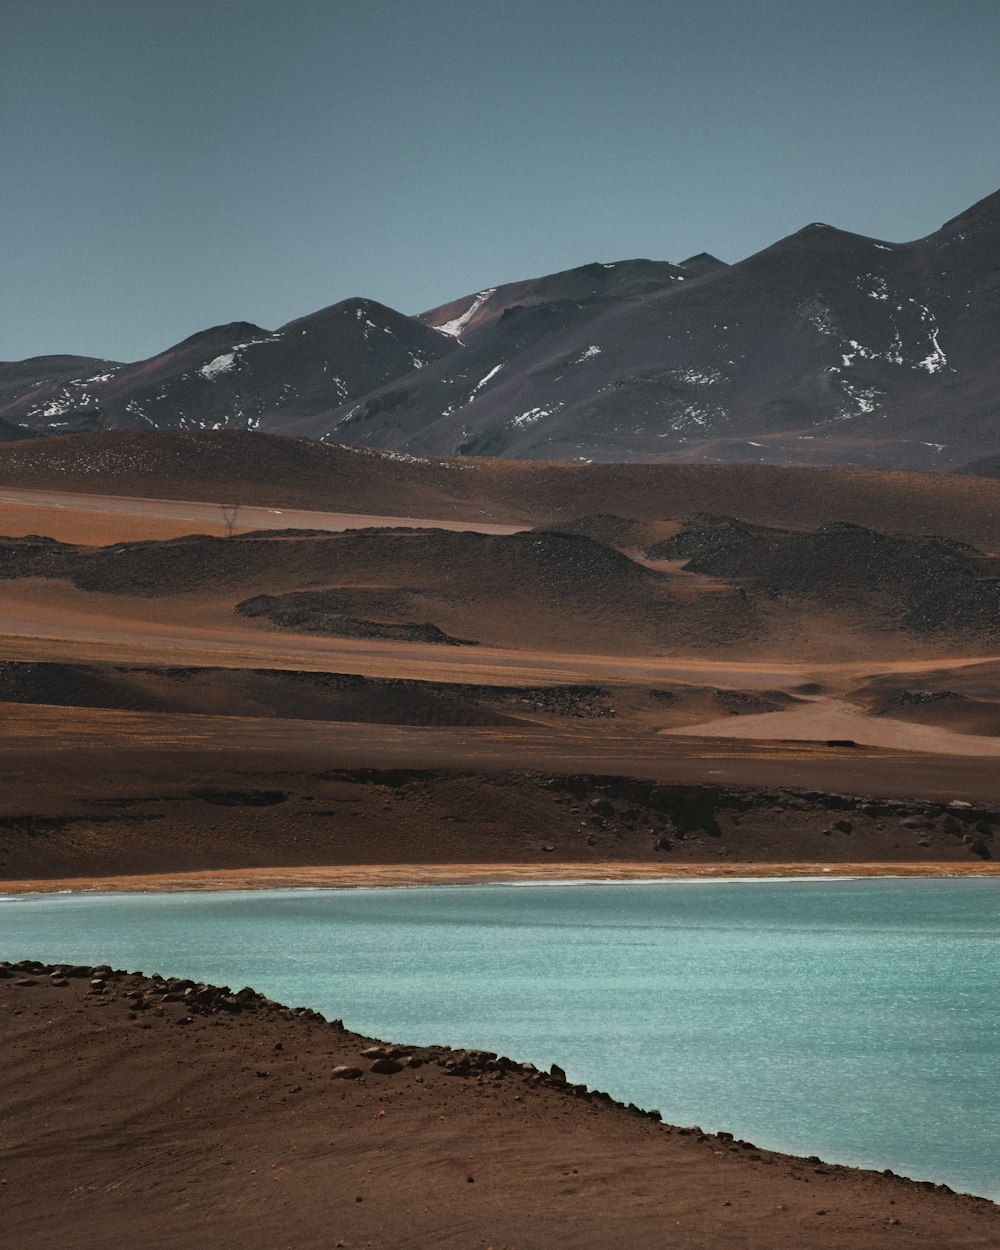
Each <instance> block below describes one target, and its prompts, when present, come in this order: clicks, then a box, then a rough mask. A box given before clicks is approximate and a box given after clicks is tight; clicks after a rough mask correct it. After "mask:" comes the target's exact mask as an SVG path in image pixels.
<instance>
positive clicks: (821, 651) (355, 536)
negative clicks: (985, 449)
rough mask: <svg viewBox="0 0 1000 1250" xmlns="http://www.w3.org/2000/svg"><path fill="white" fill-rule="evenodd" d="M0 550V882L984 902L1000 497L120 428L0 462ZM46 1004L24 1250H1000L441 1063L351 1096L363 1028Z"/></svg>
mask: <svg viewBox="0 0 1000 1250" xmlns="http://www.w3.org/2000/svg"><path fill="white" fill-rule="evenodd" d="M221 505H227V507H228V509H229V511H228V525H227V521H226V518H225V517H224V515H223V508H222V506H221ZM234 510H235V511H234ZM0 534H2V535H6V537H3V538H0V725H2V733H3V743H4V746H3V768H2V771H0V892H5V893H11V892H17V891H20V890H38V889H66V888H85V889H113V888H130V887H131V888H136V887H139V888H156V887H160V888H177V887H178V886H182V887H183V888H219V887H225V886H227V885H228V886H232V885H233V884H237V885H240V886H242V887H258V888H261V887H266V886H267V885H272V884H277V883H292V884H295V883H304V882H313V883H315V882H320V883H325V884H359V883H366V882H367V883H386V884H398V883H405V882H410V881H417V882H420V881H425V882H429V881H434V882H436V881H447V880H456V879H462V880H499V879H512V880H523V879H530V878H531V877H532V876H543V875H544V876H549V877H553V876H561V877H569V876H588V877H594V876H601V875H613V876H618V877H627V876H650V875H670V874H674V873H676V874H679V875H680V874H687V875H720V874H728V873H774V874H782V873H792V872H818V871H820V870H821V869H822V868H828V869H830V870H831V871H832V872H838V873H845V872H853V873H872V872H889V873H891V872H901V873H903V872H905V873H914V872H925V873H956V874H968V873H981V874H990V873H992V872H994V871H996V863H997V859H995V858H994V857H995V856H996V855H997V854H998V853H1000V840H998V839H996V837H995V835H996V833H997V831H1000V768H998V762H1000V612H998V608H1000V487H998V485H997V483H996V482H994V481H993V480H992V479H988V478H971V477H963V476H958V475H945V474H939V475H935V474H918V473H901V472H890V471H884V472H880V471H876V470H854V469H805V468H776V467H771V466H754V465H732V466H692V465H649V464H646V465H641V464H635V465H599V464H597V465H582V464H580V465H568V464H565V465H557V464H546V463H544V462H515V461H488V460H471V459H468V460H464V461H462V460H455V461H445V460H434V459H430V458H423V457H413V456H408V455H401V454H398V453H380V452H376V451H373V450H370V449H362V448H337V447H332V446H331V447H326V446H323V445H321V444H317V443H307V442H305V441H302V442H299V441H295V440H290V439H277V438H269V437H267V436H264V435H251V434H235V433H232V434H224V433H219V434H212V433H198V434H194V433H191V434H187V433H183V432H176V431H175V432H161V433H156V434H149V435H145V434H131V433H124V432H121V433H116V434H92V435H91V434H87V435H79V436H73V437H72V438H65V439H63V438H50V439H41V440H37V441H32V442H20V443H14V444H9V445H3V446H0ZM2 954H3V951H2V950H0V955H2ZM52 972H53V970H52V969H49V968H45V969H42V968H34V969H33V968H26V967H21V968H11V969H9V970H7V973H6V974H3V969H0V1001H2V1002H3V1004H4V1010H3V1012H2V1014H0V1028H2V1033H3V1041H2V1045H3V1047H4V1053H5V1055H6V1064H7V1071H8V1073H9V1074H10V1076H9V1078H8V1079H7V1080H6V1081H5V1091H4V1095H3V1100H2V1101H3V1112H2V1117H3V1118H2V1123H3V1125H4V1132H5V1134H6V1137H7V1143H8V1147H9V1149H8V1157H7V1160H6V1161H5V1162H4V1163H3V1164H2V1165H0V1172H2V1175H0V1182H2V1183H3V1185H4V1188H3V1190H2V1195H3V1196H2V1198H0V1203H2V1207H0V1210H5V1211H7V1212H8V1213H9V1214H10V1218H11V1219H12V1220H14V1219H16V1221H17V1222H16V1224H11V1225H8V1226H9V1227H17V1228H19V1229H22V1230H23V1233H22V1234H21V1240H19V1241H15V1242H12V1243H11V1245H12V1246H15V1245H16V1246H18V1247H22V1248H24V1250H26V1248H27V1247H31V1248H32V1250H35V1248H39V1250H40V1248H41V1247H49V1246H52V1247H56V1246H64V1245H69V1244H79V1245H87V1246H91V1245H94V1246H96V1245H98V1244H110V1243H111V1241H112V1240H113V1239H114V1240H119V1241H121V1240H123V1239H124V1242H125V1244H129V1239H130V1238H131V1237H135V1236H138V1232H137V1231H136V1230H137V1229H138V1227H139V1224H140V1223H141V1225H142V1227H143V1229H144V1230H145V1233H146V1234H147V1235H148V1236H149V1237H150V1238H152V1239H151V1240H148V1241H147V1244H150V1245H163V1246H166V1245H179V1244H182V1243H184V1242H185V1239H187V1242H186V1243H187V1244H191V1242H190V1235H191V1230H192V1229H194V1228H195V1227H203V1226H204V1221H205V1220H208V1221H209V1223H210V1225H211V1227H212V1229H213V1233H212V1242H211V1244H212V1245H214V1246H236V1245H240V1246H242V1247H246V1248H248V1250H249V1248H250V1247H257V1246H260V1247H262V1248H263V1247H277V1246H284V1245H288V1246H295V1247H307V1246H308V1247H312V1246H317V1247H319V1246H324V1247H325V1246H333V1245H343V1246H350V1247H356V1246H380V1247H402V1246H414V1247H426V1246H431V1245H434V1246H455V1247H460V1246H461V1247H465V1246H480V1245H481V1246H487V1245H492V1246H494V1247H495V1250H500V1247H501V1246H509V1247H510V1248H511V1250H515V1248H516V1250H529V1248H531V1247H537V1248H538V1250H542V1248H548V1247H555V1246H576V1247H591V1246H593V1247H598V1246H602V1247H604V1246H619V1245H620V1246H626V1245H628V1246H636V1247H646V1246H649V1247H654V1246H661V1245H662V1246H675V1245H677V1246H679V1245H684V1246H692V1247H694V1246H697V1247H705V1248H706V1250H707V1248H709V1247H723V1246H725V1247H744V1246H745V1247H754V1248H759V1250H765V1248H771V1247H773V1248H775V1250H777V1248H779V1247H789V1250H790V1248H791V1247H796V1248H806V1247H816V1248H817V1250H818V1248H819V1247H826V1248H829V1250H834V1248H835V1247H836V1248H837V1250H851V1248H854V1247H856V1248H858V1250H861V1248H862V1247H876V1246H877V1247H881V1246H883V1245H884V1246H894V1247H924V1246H926V1247H928V1248H930V1247H939V1246H949V1247H966V1246H969V1247H972V1246H976V1247H995V1246H997V1245H1000V1217H998V1215H997V1208H996V1207H994V1206H993V1205H992V1204H989V1203H986V1202H983V1201H980V1200H972V1199H968V1198H964V1197H960V1196H956V1195H951V1194H950V1193H942V1192H939V1191H937V1190H933V1189H927V1188H925V1187H919V1186H917V1185H915V1184H911V1183H909V1182H905V1181H902V1180H900V1179H898V1178H886V1177H882V1176H876V1175H874V1174H870V1173H862V1172H857V1171H853V1170H851V1169H846V1168H832V1167H831V1168H826V1167H824V1166H822V1165H820V1164H819V1162H818V1161H816V1162H812V1161H810V1162H806V1161H803V1160H793V1159H790V1158H786V1157H783V1156H775V1155H769V1154H767V1152H764V1153H763V1154H762V1153H761V1152H760V1151H755V1150H753V1149H752V1148H750V1147H746V1148H740V1147H737V1146H734V1145H733V1143H731V1142H728V1141H724V1140H721V1139H716V1138H708V1137H705V1136H704V1135H702V1134H699V1133H694V1134H691V1133H686V1134H680V1133H678V1132H677V1131H668V1130H667V1129H665V1128H664V1127H662V1126H660V1125H659V1124H658V1123H656V1122H654V1121H652V1120H649V1119H647V1118H645V1117H643V1116H639V1115H636V1114H635V1113H634V1112H629V1111H628V1110H626V1109H623V1108H621V1107H618V1106H617V1105H612V1104H610V1103H605V1102H603V1101H602V1100H600V1099H595V1098H594V1097H593V1096H592V1095H591V1094H590V1093H588V1092H586V1091H581V1090H578V1089H573V1088H572V1087H571V1088H569V1089H567V1088H565V1087H563V1086H562V1085H560V1084H559V1082H558V1080H555V1081H552V1080H549V1079H544V1080H543V1079H541V1078H539V1079H538V1080H535V1079H534V1078H533V1077H532V1075H531V1074H530V1073H525V1072H522V1071H518V1072H516V1073H515V1072H513V1071H511V1072H501V1074H500V1075H499V1076H497V1075H496V1073H497V1069H496V1067H494V1068H489V1067H483V1066H482V1064H483V1063H486V1062H487V1061H486V1060H482V1061H480V1060H475V1062H472V1061H470V1063H471V1069H467V1070H465V1079H462V1080H457V1081H456V1080H446V1079H445V1075H444V1074H445V1073H446V1069H445V1068H444V1067H442V1066H441V1065H442V1064H445V1062H446V1059H447V1056H446V1055H445V1054H444V1052H442V1053H441V1054H434V1055H429V1054H428V1055H421V1056H419V1057H420V1058H421V1066H420V1067H419V1071H418V1069H417V1068H416V1067H414V1068H407V1069H406V1070H405V1071H404V1072H403V1073H402V1074H399V1073H397V1074H395V1075H393V1076H383V1075H379V1074H377V1073H375V1074H372V1073H370V1072H368V1071H367V1070H366V1074H365V1076H364V1078H363V1079H362V1080H359V1081H332V1082H331V1081H330V1079H329V1075H328V1072H329V1069H330V1068H331V1067H332V1066H335V1065H344V1064H347V1065H350V1064H354V1063H359V1062H362V1061H361V1060H360V1059H359V1054H360V1050H361V1049H362V1048H364V1046H365V1045H367V1043H366V1042H364V1040H363V1039H357V1038H355V1037H354V1036H353V1035H350V1034H345V1033H344V1032H343V1031H342V1030H339V1029H338V1028H335V1027H331V1026H329V1025H326V1024H323V1023H321V1022H320V1021H318V1020H316V1019H313V1018H311V1017H308V1016H304V1017H300V1016H293V1015H290V1014H289V1013H288V1012H285V1011H282V1010H280V1009H278V1008H277V1007H273V1006H266V1005H258V1004H254V1005H252V1006H248V1007H247V1008H246V1010H241V1011H240V1012H239V1013H228V1014H227V1013H226V1012H222V1013H221V1014H220V1013H219V1012H215V1014H213V1013H212V1011H208V1010H206V1011H205V1012H204V1013H202V1014H201V1015H196V1018H195V1019H194V1022H193V1024H192V1025H191V1026H190V1027H189V1028H187V1029H183V1030H181V1029H177V1030H174V1029H167V1028H166V1025H167V1024H169V1023H170V1019H171V1017H172V1016H173V1015H175V1014H176V1013H177V1011H178V1010H179V1007H178V1005H177V1004H178V1001H179V996H178V994H176V993H175V994H173V996H171V994H170V992H169V991H164V990H163V988H162V986H151V985H150V983H148V982H139V981H133V980H129V979H128V978H124V977H123V976H116V977H111V976H108V977H99V978H98V979H102V980H105V981H106V984H105V986H103V987H102V988H101V989H99V990H98V991H97V992H96V993H91V992H89V990H88V985H89V979H88V978H84V977H81V976H73V975H68V974H67V975H61V974H60V973H58V972H56V973H55V975H54V977H53V975H52ZM63 972H64V973H65V970H63ZM25 982H30V983H31V984H25ZM57 982H66V984H63V985H56V983H57ZM164 993H166V998H165V999H163V1000H162V1002H161V995H162V994H164ZM138 998H142V999H143V1002H144V1004H145V1005H144V1006H143V1007H142V1008H141V1009H140V1013H139V1014H140V1015H141V1017H142V1018H141V1021H139V1023H141V1024H142V1025H143V1027H142V1029H141V1030H140V1029H139V1028H138V1025H137V1016H136V1007H135V1000H137V999H138ZM146 1000H148V1002H147V1001H146ZM147 1008H151V1010H149V1011H148V1012H147ZM147 1025H149V1026H151V1027H148V1028H147V1027H146V1026H147ZM70 1053H73V1054H77V1055H79V1059H78V1060H76V1061H74V1063H75V1064H76V1067H74V1066H73V1065H72V1064H71V1065H69V1066H67V1063H66V1061H65V1058H64V1056H65V1054H70ZM276 1054H280V1058H276V1057H275V1055H276ZM236 1061H238V1062H236ZM439 1061H440V1063H439ZM477 1065H478V1066H477ZM369 1066H370V1065H369ZM77 1068H78V1070H77ZM258 1069H260V1070H261V1071H263V1070H264V1069H267V1071H268V1074H269V1077H268V1079H267V1080H264V1079H263V1078H259V1071H258ZM154 1070H155V1071H157V1072H159V1073H160V1080H159V1084H158V1085H157V1088H156V1091H155V1093H153V1092H150V1089H149V1086H148V1074H149V1073H150V1072H152V1071H154ZM255 1073H256V1075H255ZM494 1077H496V1079H494ZM275 1078H277V1079H275ZM293 1086H294V1090H293V1089H292V1087H293ZM293 1094H294V1096H293ZM189 1104H190V1105H189ZM331 1125H333V1127H332V1128H331ZM222 1142H226V1143H227V1144H226V1146H225V1148H223V1147H222V1145H221V1144H220V1143H222ZM84 1159H85V1162H81V1160H84ZM473 1178H474V1180H473ZM319 1192H321V1193H322V1195H323V1197H322V1199H321V1200H320V1199H314V1195H315V1194H316V1193H319ZM362 1198H363V1199H364V1201H362ZM199 1221H200V1223H199ZM72 1228H78V1229H80V1230H82V1231H81V1232H80V1237H81V1238H82V1240H79V1241H78V1242H76V1243H74V1242H73V1241H72V1237H71V1236H70V1233H69V1231H68V1230H70V1229H72ZM97 1230H103V1231H102V1232H98V1231H97ZM107 1230H111V1232H110V1233H109V1232H108V1231H107ZM112 1234H113V1236H112ZM101 1236H105V1237H106V1238H107V1240H106V1241H104V1242H102V1241H101Z"/></svg>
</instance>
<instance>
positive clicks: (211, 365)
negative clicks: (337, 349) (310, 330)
mask: <svg viewBox="0 0 1000 1250" xmlns="http://www.w3.org/2000/svg"><path fill="white" fill-rule="evenodd" d="M302 333H303V334H305V330H303V331H302ZM277 337H278V335H277V334H269V335H268V336H267V338H265V339H247V341H246V342H245V343H236V344H235V345H234V346H233V347H231V348H230V349H229V351H228V352H223V353H222V355H221V356H216V357H215V359H214V360H210V361H209V362H208V364H207V365H202V367H201V368H200V369H199V370H198V373H199V374H200V375H201V377H203V378H204V379H205V380H206V382H214V381H215V379H216V378H218V377H221V376H222V374H224V373H230V372H232V370H233V369H235V368H236V365H237V360H236V357H237V356H238V355H239V353H240V352H243V351H246V349H247V348H248V347H257V346H259V345H260V344H261V343H272V342H274V340H275V339H276V338H277Z"/></svg>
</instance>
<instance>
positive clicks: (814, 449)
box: [0, 192, 1000, 469]
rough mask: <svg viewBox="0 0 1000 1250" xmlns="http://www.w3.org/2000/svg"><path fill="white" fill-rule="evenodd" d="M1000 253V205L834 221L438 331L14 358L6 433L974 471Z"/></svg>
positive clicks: (445, 317)
mask: <svg viewBox="0 0 1000 1250" xmlns="http://www.w3.org/2000/svg"><path fill="white" fill-rule="evenodd" d="M998 255H1000V192H997V193H995V194H993V195H991V196H988V197H987V198H986V199H984V200H982V201H980V202H979V203H978V204H975V205H973V206H972V207H971V208H970V209H968V210H967V211H966V212H964V213H962V214H961V215H959V216H958V217H955V218H953V219H952V220H951V221H949V222H947V223H945V225H944V226H942V227H941V229H940V230H938V231H936V232H935V233H933V234H931V235H928V236H927V237H926V238H923V239H918V240H916V241H915V242H911V243H901V244H896V243H887V242H883V241H881V240H876V239H871V238H867V237H864V236H861V235H857V234H850V233H847V232H844V231H841V230H837V229H835V228H833V227H832V226H827V225H823V224H820V223H813V224H812V225H809V226H806V227H805V228H804V229H802V230H800V231H798V232H797V233H795V234H793V235H790V236H789V237H788V238H785V239H782V240H780V241H779V242H777V243H775V244H774V245H773V246H771V247H769V248H766V249H764V250H763V251H761V252H758V253H757V254H756V255H754V256H750V257H748V258H747V259H745V260H743V261H740V262H738V263H737V264H733V265H727V264H725V263H724V262H722V261H720V260H718V259H717V258H716V257H713V256H711V255H709V254H707V253H700V254H698V255H696V256H692V257H689V258H688V259H687V260H686V261H684V262H682V263H681V264H679V265H675V264H670V263H668V262H665V261H652V260H628V261H620V262H616V263H607V264H604V263H601V264H591V265H585V266H582V267H581V268H578V269H571V270H567V271H565V272H562V273H557V274H551V275H548V276H546V277H542V278H537V279H532V280H530V281H524V282H516V283H511V284H507V285H503V286H497V287H489V288H485V289H483V290H481V291H478V292H476V293H474V294H470V295H466V296H463V297H461V298H460V299H457V300H453V301H451V302H450V303H447V304H444V305H441V306H439V307H438V308H435V309H431V310H429V311H428V312H425V313H421V314H420V315H419V316H417V317H405V316H403V315H402V314H400V313H397V312H394V311H393V310H392V309H389V308H386V307H385V306H384V305H381V304H377V303H375V302H374V301H370V300H361V299H355V300H347V301H345V302H343V303H341V304H337V305H334V306H333V307H332V308H328V309H325V310H322V311H321V312H318V313H314V314H312V315H311V316H309V317H304V318H302V319H300V320H298V321H293V322H290V323H289V324H288V325H286V326H283V327H282V328H281V329H280V330H278V331H275V332H270V331H266V330H262V329H261V328H260V327H258V326H253V325H249V324H246V323H235V324H233V325H230V326H221V327H216V328H214V329H212V330H208V331H205V332H204V333H202V334H198V335H194V336H193V337H192V338H190V339H188V340H186V341H185V342H184V343H181V344H179V345H178V346H176V347H173V348H171V349H169V350H168V351H166V352H164V353H162V354H161V355H160V356H156V357H154V358H152V359H151V360H148V361H142V362H139V363H138V364H131V365H117V364H113V363H108V362H100V361H98V362H93V361H88V362H87V365H88V370H89V372H87V373H86V374H85V373H84V371H83V370H80V371H78V372H77V374H76V376H75V377H68V376H67V373H72V372H73V369H72V367H71V366H70V365H69V364H66V363H65V362H68V361H70V360H72V358H66V357H42V358H39V361H37V362H23V364H21V365H0V421H6V422H7V423H10V424H12V425H14V426H15V427H21V426H26V427H29V428H30V429H32V430H35V431H39V432H49V431H52V430H59V431H78V430H85V429H101V428H133V429H139V428H149V427H154V428H163V427H181V428H201V429H206V428H236V429H251V430H258V429H259V430H266V431H270V432H272V433H280V434H285V435H296V436H301V437H309V438H319V439H323V440H330V441H336V442H350V443H354V444H360V445H365V446H373V447H382V448H387V449H393V450H398V451H402V452H406V453H413V454H427V453H429V454H434V455H444V456H450V455H497V456H505V457H522V458H531V459H560V460H600V461H623V460H684V461H700V462H719V461H722V462H726V461H732V462H745V461H766V462H777V463H787V464H795V463H800V464H856V465H877V466H886V467H895V468H908V469H956V468H960V467H961V466H963V465H965V464H968V463H970V462H973V461H977V460H982V459H983V458H985V457H989V456H991V455H995V454H997V453H1000V433H998V418H1000V385H998V383H1000V376H998V375H1000V363H998V359H997V355H996V349H995V344H996V340H997V333H998V330H1000V262H998V260H997V256H998ZM43 361H50V362H60V363H59V366H58V368H57V367H56V366H55V365H54V364H53V365H52V366H50V367H48V371H46V368H43V367H41V364H40V362H43ZM95 369H96V372H95V371H94V370H95Z"/></svg>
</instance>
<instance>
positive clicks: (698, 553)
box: [646, 517, 1000, 640]
mask: <svg viewBox="0 0 1000 1250" xmlns="http://www.w3.org/2000/svg"><path fill="white" fill-rule="evenodd" d="M646 554H647V556H649V557H651V558H653V559H663V560H686V561H687V564H686V565H685V568H687V569H688V570H689V571H691V572H696V573H710V574H712V575H714V576H716V577H721V578H725V579H726V580H728V581H732V582H737V583H740V584H742V585H744V586H753V587H754V588H756V589H757V590H758V592H760V591H762V592H764V593H765V594H766V595H768V596H769V597H771V598H773V599H775V600H778V599H789V600H795V599H815V600H818V601H821V602H822V603H824V604H827V605H830V606H836V607H840V608H842V609H847V610H850V609H852V608H853V609H854V610H864V611H871V610H872V609H876V610H881V611H882V612H883V613H885V614H886V617H887V619H888V620H890V621H894V622H895V623H897V624H898V625H900V626H902V627H903V628H904V629H906V630H908V631H910V632H911V633H914V634H922V635H933V634H947V635H949V636H951V637H961V636H965V637H983V638H988V639H990V640H995V639H996V638H997V637H998V636H1000V560H997V559H995V558H988V557H984V556H983V555H982V553H981V552H979V551H977V550H976V549H975V548H974V547H969V546H967V545H965V544H962V543H956V542H955V541H954V540H953V539H947V538H934V537H931V538H914V537H912V536H909V535H902V534H879V533H876V532H875V531H874V530H870V529H865V528H864V527H863V526H860V525H850V524H847V523H845V522H832V523H830V524H828V525H824V526H822V527H821V528H820V529H818V530H816V531H814V532H813V533H805V534H804V533H798V532H792V531H788V530H784V531H782V530H768V529H765V528H764V527H760V526H758V527H753V526H748V525H743V524H741V523H739V522H737V521H734V520H733V519H732V518H730V517H702V518H694V519H692V522H691V524H689V525H688V526H687V527H686V528H685V529H684V530H682V531H681V532H680V533H678V534H676V535H674V536H673V537H672V538H667V539H664V540H663V541H662V542H659V543H655V544H653V546H651V547H649V548H648V549H647V552H646Z"/></svg>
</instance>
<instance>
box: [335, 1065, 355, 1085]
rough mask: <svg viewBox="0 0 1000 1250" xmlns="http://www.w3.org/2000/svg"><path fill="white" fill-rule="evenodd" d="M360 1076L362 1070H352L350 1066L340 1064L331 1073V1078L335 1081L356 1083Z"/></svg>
mask: <svg viewBox="0 0 1000 1250" xmlns="http://www.w3.org/2000/svg"><path fill="white" fill-rule="evenodd" d="M360 1075H361V1069H360V1068H352V1067H351V1066H350V1064H346V1063H342V1064H339V1065H338V1066H337V1067H336V1068H334V1069H333V1071H332V1072H331V1073H330V1076H331V1078H332V1079H333V1080H335V1081H356V1080H357V1079H358V1077H359V1076H360Z"/></svg>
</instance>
